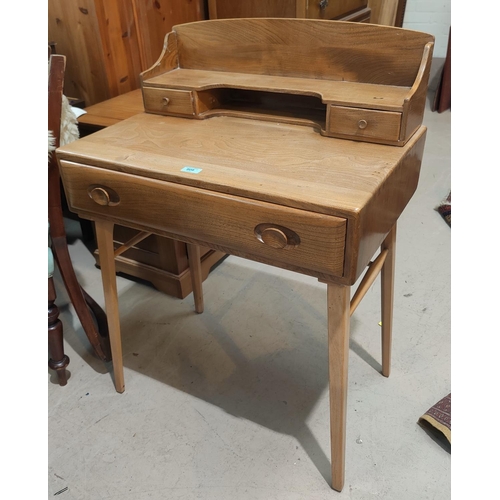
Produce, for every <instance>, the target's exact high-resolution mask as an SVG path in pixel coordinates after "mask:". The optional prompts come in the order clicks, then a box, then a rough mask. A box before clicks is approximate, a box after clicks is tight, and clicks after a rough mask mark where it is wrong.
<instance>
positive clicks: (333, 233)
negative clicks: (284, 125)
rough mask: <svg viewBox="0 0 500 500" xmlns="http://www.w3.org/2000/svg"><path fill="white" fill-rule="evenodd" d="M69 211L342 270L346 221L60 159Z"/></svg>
mask: <svg viewBox="0 0 500 500" xmlns="http://www.w3.org/2000/svg"><path fill="white" fill-rule="evenodd" d="M60 167H61V175H62V179H63V183H64V188H65V191H66V197H67V199H68V204H69V207H70V209H71V210H73V211H75V212H85V213H86V214H91V215H92V214H93V215H95V216H100V217H102V218H109V219H111V220H115V221H116V222H119V223H120V224H122V225H127V222H129V223H131V224H132V225H134V224H137V225H144V226H147V227H149V228H151V229H152V230H153V231H154V229H159V230H162V231H166V232H169V233H171V234H172V235H175V236H178V237H179V239H182V237H183V236H184V237H186V238H192V239H194V240H198V241H201V242H205V243H207V244H212V245H214V246H217V247H220V248H221V249H224V250H226V251H228V252H229V253H231V250H233V251H234V253H235V254H237V255H241V256H243V257H247V258H252V257H254V258H255V259H256V260H259V259H260V260H263V261H265V262H268V263H270V264H271V263H273V262H274V261H276V262H278V263H281V264H288V265H290V266H297V267H300V268H302V269H310V270H311V271H316V272H321V273H327V274H330V275H335V276H342V274H343V267H344V248H345V239H346V220H345V219H343V218H339V217H333V216H330V215H325V214H318V213H314V212H308V211H307V210H299V209H295V208H290V207H285V206H281V205H276V204H273V203H267V202H261V201H255V200H251V199H248V198H242V197H238V196H232V195H226V194H223V193H217V192H214V191H208V190H203V189H197V188H193V187H190V186H183V185H180V184H175V183H171V182H164V181H159V180H154V179H145V178H143V177H138V176H135V175H131V174H125V173H122V172H115V171H109V170H105V169H101V168H97V167H89V166H85V165H80V164H77V163H73V162H69V161H65V160H61V161H60Z"/></svg>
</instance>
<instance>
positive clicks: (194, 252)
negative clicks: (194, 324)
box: [186, 243, 204, 313]
mask: <svg viewBox="0 0 500 500" xmlns="http://www.w3.org/2000/svg"><path fill="white" fill-rule="evenodd" d="M186 246H187V254H188V259H189V272H190V274H191V286H192V288H193V297H194V310H195V311H196V312H197V313H202V312H203V309H204V304H203V277H202V272H201V253H200V247H199V246H198V245H193V244H191V243H187V244H186Z"/></svg>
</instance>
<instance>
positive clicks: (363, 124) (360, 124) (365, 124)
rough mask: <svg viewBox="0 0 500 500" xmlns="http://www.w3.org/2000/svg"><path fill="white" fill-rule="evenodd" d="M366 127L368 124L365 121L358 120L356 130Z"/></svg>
mask: <svg viewBox="0 0 500 500" xmlns="http://www.w3.org/2000/svg"><path fill="white" fill-rule="evenodd" d="M367 125H368V122H367V121H366V120H359V122H358V128H360V129H364V128H366V127H367Z"/></svg>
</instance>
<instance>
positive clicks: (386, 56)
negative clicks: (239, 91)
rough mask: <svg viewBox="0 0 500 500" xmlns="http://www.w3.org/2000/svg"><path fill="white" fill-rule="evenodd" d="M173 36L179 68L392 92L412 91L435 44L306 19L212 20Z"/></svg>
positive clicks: (393, 31) (405, 33)
mask: <svg viewBox="0 0 500 500" xmlns="http://www.w3.org/2000/svg"><path fill="white" fill-rule="evenodd" d="M174 31H175V32H176V33H177V36H178V48H179V66H180V67H181V68H187V69H204V70H215V71H228V72H234V73H238V72H241V73H250V74H264V75H274V76H287V77H302V78H323V79H328V80H343V81H351V82H365V83H375V84H377V83H379V84H385V85H396V86H411V85H413V82H414V81H415V78H416V75H417V71H418V68H419V65H420V61H421V59H422V53H423V47H424V45H425V44H426V43H427V42H429V41H433V37H432V36H431V35H427V34H425V33H419V32H413V31H409V30H402V29H398V28H392V27H387V26H374V25H370V24H364V23H347V22H341V21H337V22H332V21H320V20H306V19H231V20H212V21H202V22H198V23H188V24H184V25H181V26H175V27H174ZM402 53H404V58H403V57H401V56H402Z"/></svg>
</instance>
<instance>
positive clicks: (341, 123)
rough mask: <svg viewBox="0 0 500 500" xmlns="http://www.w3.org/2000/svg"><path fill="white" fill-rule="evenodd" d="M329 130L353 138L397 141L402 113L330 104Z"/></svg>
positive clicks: (334, 133)
mask: <svg viewBox="0 0 500 500" xmlns="http://www.w3.org/2000/svg"><path fill="white" fill-rule="evenodd" d="M329 111H330V112H329V119H328V132H329V133H331V134H332V135H339V136H342V137H346V136H350V137H352V138H353V139H360V140H361V139H364V138H367V139H368V138H370V139H380V140H385V141H391V142H392V141H397V140H398V139H399V131H400V128H401V113H395V112H392V111H377V110H373V109H361V108H347V107H344V106H333V105H332V106H330V110H329Z"/></svg>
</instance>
